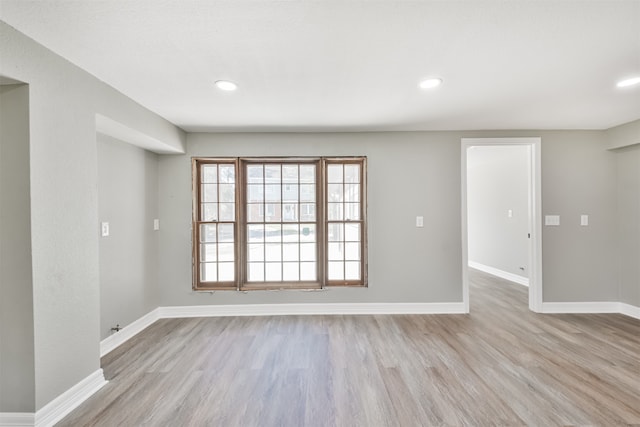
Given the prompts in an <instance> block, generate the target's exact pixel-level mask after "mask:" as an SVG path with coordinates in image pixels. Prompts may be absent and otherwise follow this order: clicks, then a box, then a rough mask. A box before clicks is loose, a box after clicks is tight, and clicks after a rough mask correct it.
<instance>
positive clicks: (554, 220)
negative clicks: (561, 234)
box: [544, 215, 560, 225]
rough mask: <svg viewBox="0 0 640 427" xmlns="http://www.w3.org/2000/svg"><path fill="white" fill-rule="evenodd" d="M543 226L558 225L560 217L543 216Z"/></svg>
mask: <svg viewBox="0 0 640 427" xmlns="http://www.w3.org/2000/svg"><path fill="white" fill-rule="evenodd" d="M544 225H560V215H545V217H544Z"/></svg>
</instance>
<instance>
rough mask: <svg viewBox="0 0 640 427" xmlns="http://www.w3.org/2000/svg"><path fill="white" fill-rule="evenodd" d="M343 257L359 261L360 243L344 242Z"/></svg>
mask: <svg viewBox="0 0 640 427" xmlns="http://www.w3.org/2000/svg"><path fill="white" fill-rule="evenodd" d="M344 259H346V260H351V261H360V243H345V245H344Z"/></svg>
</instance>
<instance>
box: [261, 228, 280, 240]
mask: <svg viewBox="0 0 640 427" xmlns="http://www.w3.org/2000/svg"><path fill="white" fill-rule="evenodd" d="M264 237H265V240H266V241H267V242H281V241H282V226H281V225H280V224H265V226H264Z"/></svg>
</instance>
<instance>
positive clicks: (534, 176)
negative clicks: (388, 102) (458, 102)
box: [460, 137, 543, 313]
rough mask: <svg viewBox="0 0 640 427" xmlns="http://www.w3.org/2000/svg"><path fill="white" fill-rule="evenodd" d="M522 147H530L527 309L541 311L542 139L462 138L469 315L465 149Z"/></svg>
mask: <svg viewBox="0 0 640 427" xmlns="http://www.w3.org/2000/svg"><path fill="white" fill-rule="evenodd" d="M487 145H489V146H490V145H494V146H495V145H500V146H509V145H525V146H528V147H529V154H530V155H529V160H530V164H529V170H530V180H529V229H530V230H531V233H530V234H531V239H530V240H531V242H530V246H529V310H531V311H534V312H538V313H540V312H542V310H543V309H542V165H541V162H542V156H541V152H542V151H541V150H542V148H541V146H542V139H541V138H539V137H526V138H462V139H461V140H460V146H461V150H460V158H461V167H460V176H461V187H462V191H461V200H460V202H461V209H462V211H461V220H462V224H461V231H462V236H461V237H462V239H461V240H462V301H463V304H464V307H465V310H466V312H467V313H468V312H469V275H468V274H467V268H468V264H469V259H468V257H469V254H468V251H469V242H468V236H467V221H468V220H467V150H468V149H469V148H470V147H473V146H487Z"/></svg>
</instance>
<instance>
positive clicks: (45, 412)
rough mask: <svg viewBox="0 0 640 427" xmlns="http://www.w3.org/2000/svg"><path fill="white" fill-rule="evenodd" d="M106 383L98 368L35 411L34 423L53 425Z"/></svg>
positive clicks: (46, 426) (39, 426)
mask: <svg viewBox="0 0 640 427" xmlns="http://www.w3.org/2000/svg"><path fill="white" fill-rule="evenodd" d="M106 384H107V381H106V380H105V379H104V373H103V372H102V369H98V370H97V371H95V372H94V373H92V374H91V375H89V376H88V377H86V378H85V379H83V380H82V381H80V382H79V383H78V384H76V385H74V386H73V387H71V388H70V389H69V390H67V391H65V392H64V393H62V394H61V395H60V396H58V397H56V398H55V399H53V400H52V401H51V402H49V403H47V404H46V405H45V406H43V407H42V409H40V410H39V411H38V412H36V417H35V418H36V420H35V421H36V422H35V425H36V426H37V427H50V426H53V425H54V424H55V423H57V422H58V421H60V420H61V419H62V418H64V417H65V416H66V415H67V414H68V413H69V412H71V411H73V410H74V409H75V408H77V407H78V406H79V405H80V404H81V403H82V402H84V401H85V400H87V399H88V398H90V397H91V396H92V395H93V394H94V393H95V392H97V391H98V390H100V389H101V388H102V387H104V386H105V385H106Z"/></svg>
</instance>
